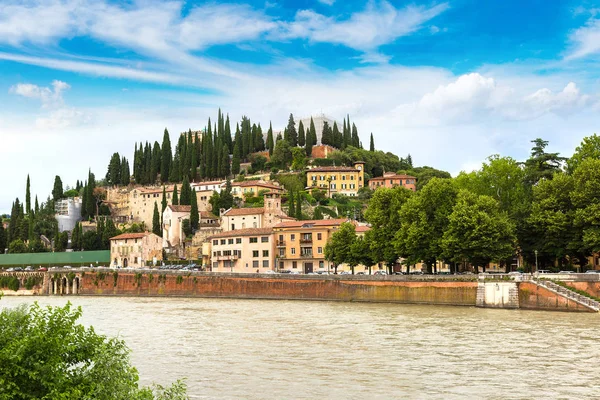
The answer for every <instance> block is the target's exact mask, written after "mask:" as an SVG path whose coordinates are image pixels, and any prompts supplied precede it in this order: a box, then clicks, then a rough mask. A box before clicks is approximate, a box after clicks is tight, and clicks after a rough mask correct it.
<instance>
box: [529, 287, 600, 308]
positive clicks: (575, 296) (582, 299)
mask: <svg viewBox="0 0 600 400" xmlns="http://www.w3.org/2000/svg"><path fill="white" fill-rule="evenodd" d="M535 282H536V283H537V284H538V285H539V286H543V287H545V288H546V289H550V290H552V291H554V292H556V293H558V294H560V295H562V296H564V297H566V298H568V299H571V300H573V301H576V302H578V303H580V304H583V305H586V306H588V307H589V308H591V309H593V310H596V311H600V303H599V302H597V301H596V300H592V299H590V298H589V297H586V296H583V295H580V294H579V293H577V292H574V291H573V290H570V289H567V288H565V287H563V286H560V285H557V284H556V283H554V282H551V281H547V280H539V281H535Z"/></svg>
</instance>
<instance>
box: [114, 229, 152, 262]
mask: <svg viewBox="0 0 600 400" xmlns="http://www.w3.org/2000/svg"><path fill="white" fill-rule="evenodd" d="M110 259H111V264H112V265H113V266H114V267H122V268H127V267H129V268H143V267H145V266H146V265H147V264H148V263H152V264H155V262H158V261H161V260H162V239H161V238H160V237H159V236H157V235H155V234H154V233H150V232H142V233H123V234H121V235H118V236H115V237H112V238H110Z"/></svg>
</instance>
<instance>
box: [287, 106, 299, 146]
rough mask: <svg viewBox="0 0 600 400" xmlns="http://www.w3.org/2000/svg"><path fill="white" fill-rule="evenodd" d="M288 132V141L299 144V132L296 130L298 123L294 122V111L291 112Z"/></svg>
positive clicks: (291, 144) (292, 144)
mask: <svg viewBox="0 0 600 400" xmlns="http://www.w3.org/2000/svg"><path fill="white" fill-rule="evenodd" d="M287 133H288V137H289V140H288V142H289V143H290V146H292V147H296V146H298V133H297V131H296V123H295V122H294V115H293V114H292V113H290V118H289V119H288V125H287Z"/></svg>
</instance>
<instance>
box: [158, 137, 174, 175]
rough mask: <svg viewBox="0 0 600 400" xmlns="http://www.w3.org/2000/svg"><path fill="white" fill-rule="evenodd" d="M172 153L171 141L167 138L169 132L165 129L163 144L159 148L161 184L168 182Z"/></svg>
mask: <svg viewBox="0 0 600 400" xmlns="http://www.w3.org/2000/svg"><path fill="white" fill-rule="evenodd" d="M172 157H173V153H172V151H171V139H170V138H169V131H168V130H167V128H165V132H164V134H163V142H162V146H161V164H160V179H161V181H162V182H163V183H165V182H168V181H169V174H170V172H171V164H172V162H173V158H172Z"/></svg>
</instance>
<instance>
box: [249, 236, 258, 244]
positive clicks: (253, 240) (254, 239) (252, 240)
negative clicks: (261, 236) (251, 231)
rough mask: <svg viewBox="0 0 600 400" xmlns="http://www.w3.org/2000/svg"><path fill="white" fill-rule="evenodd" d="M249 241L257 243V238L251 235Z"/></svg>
mask: <svg viewBox="0 0 600 400" xmlns="http://www.w3.org/2000/svg"><path fill="white" fill-rule="evenodd" d="M250 243H258V238H255V237H251V238H250Z"/></svg>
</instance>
